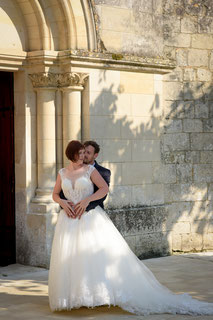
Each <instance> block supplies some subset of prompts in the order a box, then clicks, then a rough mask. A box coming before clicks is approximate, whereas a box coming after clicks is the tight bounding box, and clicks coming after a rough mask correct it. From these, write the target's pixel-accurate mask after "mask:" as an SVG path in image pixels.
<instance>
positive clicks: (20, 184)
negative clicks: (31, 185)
mask: <svg viewBox="0 0 213 320" xmlns="http://www.w3.org/2000/svg"><path fill="white" fill-rule="evenodd" d="M15 177H16V179H15V187H16V188H18V189H24V188H26V165H25V164H18V163H16V164H15Z"/></svg>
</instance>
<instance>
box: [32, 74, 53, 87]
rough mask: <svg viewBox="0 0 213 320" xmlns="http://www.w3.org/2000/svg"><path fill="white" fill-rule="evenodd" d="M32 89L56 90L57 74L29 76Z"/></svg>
mask: <svg viewBox="0 0 213 320" xmlns="http://www.w3.org/2000/svg"><path fill="white" fill-rule="evenodd" d="M29 78H30V79H31V81H32V84H33V87H34V88H54V87H56V88H57V86H58V85H57V84H58V74H57V73H51V72H39V73H32V74H29Z"/></svg>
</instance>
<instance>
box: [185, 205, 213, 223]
mask: <svg viewBox="0 0 213 320" xmlns="http://www.w3.org/2000/svg"><path fill="white" fill-rule="evenodd" d="M212 217H213V211H212V201H195V202H193V203H192V209H191V211H190V219H191V221H199V220H205V221H210V220H211V219H212Z"/></svg>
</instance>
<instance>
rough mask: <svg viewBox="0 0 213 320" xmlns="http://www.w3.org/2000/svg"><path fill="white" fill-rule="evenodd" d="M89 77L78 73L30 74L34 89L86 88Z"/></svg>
mask: <svg viewBox="0 0 213 320" xmlns="http://www.w3.org/2000/svg"><path fill="white" fill-rule="evenodd" d="M88 76H89V75H88V74H87V73H76V72H66V73H51V72H39V73H33V74H29V78H30V79H31V81H32V84H33V87H34V88H63V87H73V86H75V87H84V85H85V82H86V80H87V78H88Z"/></svg>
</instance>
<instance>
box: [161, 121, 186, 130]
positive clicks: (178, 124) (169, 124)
mask: <svg viewBox="0 0 213 320" xmlns="http://www.w3.org/2000/svg"><path fill="white" fill-rule="evenodd" d="M164 130H165V132H166V133H174V132H182V120H177V119H173V120H167V121H165V125H164Z"/></svg>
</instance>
